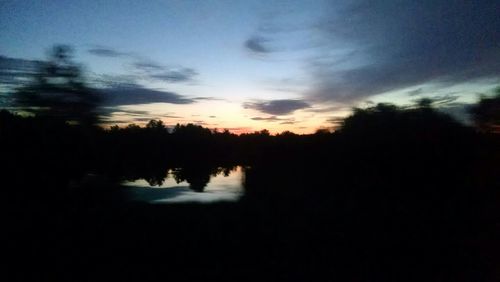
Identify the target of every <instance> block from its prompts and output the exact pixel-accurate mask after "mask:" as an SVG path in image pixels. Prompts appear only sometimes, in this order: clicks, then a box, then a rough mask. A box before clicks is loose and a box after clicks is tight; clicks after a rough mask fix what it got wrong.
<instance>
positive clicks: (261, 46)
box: [244, 36, 271, 54]
mask: <svg viewBox="0 0 500 282" xmlns="http://www.w3.org/2000/svg"><path fill="white" fill-rule="evenodd" d="M267 41H268V40H267V39H265V38H263V37H260V36H253V37H251V38H249V39H247V40H246V41H245V43H244V46H245V48H246V49H247V50H249V51H251V52H253V53H257V54H265V53H270V52H271V49H269V48H268V47H266V46H265V44H266V42H267Z"/></svg>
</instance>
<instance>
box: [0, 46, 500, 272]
mask: <svg viewBox="0 0 500 282" xmlns="http://www.w3.org/2000/svg"><path fill="white" fill-rule="evenodd" d="M62 93H64V94H62ZM16 95H17V96H18V97H19V98H18V100H17V102H18V103H19V104H18V105H19V106H20V107H21V106H22V107H23V109H33V110H34V113H35V115H34V116H31V117H22V116H20V115H16V114H13V113H10V112H8V111H5V110H2V111H0V150H1V155H2V163H3V164H4V166H3V167H4V169H2V170H1V171H0V176H1V177H2V183H3V185H2V186H3V188H4V197H3V199H4V206H5V207H6V209H7V218H8V222H7V225H6V227H7V228H6V229H7V231H8V235H9V240H10V241H9V246H8V254H9V255H11V257H10V259H9V263H10V264H12V265H16V266H24V267H25V270H24V271H21V272H15V271H13V272H12V273H9V274H10V275H12V276H11V277H13V278H14V279H13V280H29V279H31V280H36V281H40V280H59V279H60V280H66V281H67V280H71V281H80V280H81V281H89V280H91V281H94V280H109V279H113V280H116V279H121V280H122V279H125V280H140V281H144V280H156V279H158V278H161V279H171V280H175V281H179V280H190V281H199V280H200V279H219V280H222V279H227V280H233V281H234V280H239V281H241V280H248V281H254V280H257V279H260V280H262V279H264V280H270V281H332V280H336V279H339V280H341V281H391V280H392V281H424V280H425V281H443V280H448V281H451V280H452V281H496V280H497V278H498V277H499V274H500V273H499V272H498V269H499V268H498V265H499V263H500V260H499V256H498V254H499V253H500V252H499V242H498V240H497V237H496V236H498V226H499V225H498V219H499V218H498V214H499V208H498V206H499V205H498V203H499V201H498V200H499V188H500V182H499V174H498V163H499V161H500V152H499V148H500V146H499V145H500V138H499V134H495V132H497V130H496V128H497V127H498V115H497V113H498V111H497V109H498V100H499V96H498V95H497V96H496V97H493V98H483V99H482V100H481V101H480V102H479V103H478V104H477V105H475V106H473V107H472V110H471V111H472V113H473V114H474V117H475V120H476V121H477V127H476V128H474V127H470V126H466V125H463V124H461V123H459V122H457V121H455V120H454V119H452V118H451V117H450V116H448V115H446V114H443V113H440V112H439V111H437V110H435V109H434V108H433V107H432V103H430V102H429V101H422V102H420V103H419V104H418V105H416V106H411V107H406V108H401V107H397V106H394V105H390V104H378V105H376V106H374V107H370V108H366V109H355V110H354V111H353V113H352V114H351V115H350V116H348V117H347V118H345V119H344V120H343V122H342V124H341V126H340V128H339V130H337V131H336V132H333V133H331V132H325V131H320V132H318V133H316V134H311V135H296V134H293V133H290V132H287V133H283V134H279V135H275V136H273V135H270V134H269V132H268V131H265V130H263V131H260V132H255V133H251V134H242V135H239V136H238V135H235V134H231V133H229V132H228V131H224V132H216V131H211V130H209V129H206V128H203V127H201V126H197V125H193V124H188V125H177V126H175V127H174V128H173V129H169V128H167V127H165V125H164V124H163V123H162V122H161V121H151V122H150V123H149V124H148V125H147V126H145V127H139V126H137V125H129V126H127V127H124V128H119V127H111V128H110V129H108V130H105V129H102V128H97V127H92V126H91V125H93V124H94V123H95V122H96V121H97V117H96V116H95V107H96V105H97V104H96V103H97V101H98V100H96V99H94V98H93V96H92V94H91V92H89V91H88V90H87V88H86V87H84V82H83V81H81V76H80V75H79V72H78V71H77V70H76V69H75V66H74V65H73V64H72V63H71V62H70V61H69V59H68V50H67V49H65V48H62V47H58V48H56V49H55V53H54V56H53V58H52V63H48V64H47V65H44V66H43V67H42V69H41V71H40V75H39V77H38V80H37V81H36V82H35V83H34V84H30V85H29V86H27V87H24V88H21V89H20V90H19V92H18V93H17V94H16ZM51 95H54V96H51ZM66 95H68V96H66ZM62 97H64V98H62ZM89 128H92V129H89ZM234 165H243V166H245V167H246V169H245V178H244V180H243V185H244V187H245V195H244V196H243V197H242V199H241V200H240V201H238V202H233V203H214V204H210V205H199V204H177V205H148V204H144V203H140V202H139V203H130V202H126V201H122V200H121V199H120V198H119V197H117V195H118V194H119V193H117V191H120V189H122V187H121V186H120V183H121V181H123V180H127V179H128V180H130V179H137V178H144V179H147V180H148V181H149V182H150V184H152V185H158V184H161V182H162V181H163V179H164V177H165V176H166V171H167V170H169V169H173V170H174V172H175V177H176V178H178V180H184V179H185V180H187V182H189V183H190V184H191V187H192V189H194V190H195V191H199V192H202V191H203V189H204V186H205V185H206V183H207V182H208V181H209V179H210V178H209V177H210V175H211V174H214V173H216V172H218V171H219V170H220V168H221V167H231V166H234ZM11 269H13V268H11Z"/></svg>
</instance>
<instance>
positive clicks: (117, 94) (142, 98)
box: [98, 84, 195, 107]
mask: <svg viewBox="0 0 500 282" xmlns="http://www.w3.org/2000/svg"><path fill="white" fill-rule="evenodd" d="M98 91H99V93H100V94H101V96H102V98H103V106H107V107H116V106H126V105H137V104H150V103H169V104H191V103H194V102H195V101H194V100H192V99H189V98H186V97H184V96H182V95H179V94H176V93H173V92H164V91H159V90H154V89H149V88H145V87H143V86H140V85H133V84H132V85H127V86H118V87H111V88H105V89H100V90H98Z"/></svg>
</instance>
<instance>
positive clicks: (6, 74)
mask: <svg viewBox="0 0 500 282" xmlns="http://www.w3.org/2000/svg"><path fill="white" fill-rule="evenodd" d="M43 64H44V62H42V61H37V60H26V59H18V58H10V57H6V56H0V85H6V86H10V87H15V86H19V85H21V84H23V83H25V82H26V81H28V80H30V79H31V78H33V76H34V75H35V74H36V73H37V72H38V69H39V67H40V66H42V65H43Z"/></svg>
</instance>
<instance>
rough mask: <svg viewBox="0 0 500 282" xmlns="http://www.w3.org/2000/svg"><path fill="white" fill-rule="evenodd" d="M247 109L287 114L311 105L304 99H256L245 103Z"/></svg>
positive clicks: (271, 113)
mask: <svg viewBox="0 0 500 282" xmlns="http://www.w3.org/2000/svg"><path fill="white" fill-rule="evenodd" d="M243 107H244V108H245V109H253V110H256V111H260V112H263V113H266V114H270V115H278V116H279V115H287V114H291V113H293V112H294V111H296V110H300V109H305V108H309V107H310V105H309V104H308V103H306V102H304V101H302V100H292V99H283V100H272V101H255V102H246V103H244V104H243Z"/></svg>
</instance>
